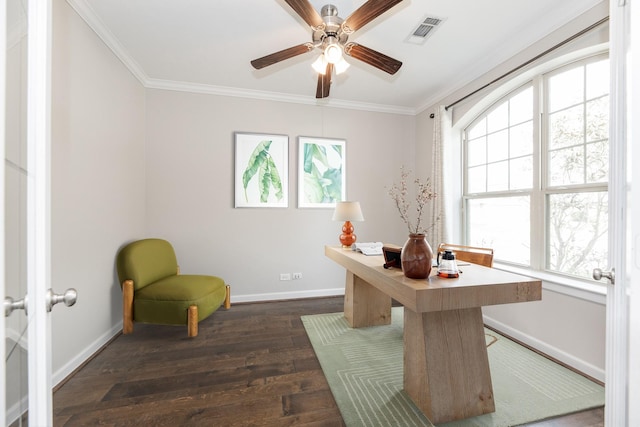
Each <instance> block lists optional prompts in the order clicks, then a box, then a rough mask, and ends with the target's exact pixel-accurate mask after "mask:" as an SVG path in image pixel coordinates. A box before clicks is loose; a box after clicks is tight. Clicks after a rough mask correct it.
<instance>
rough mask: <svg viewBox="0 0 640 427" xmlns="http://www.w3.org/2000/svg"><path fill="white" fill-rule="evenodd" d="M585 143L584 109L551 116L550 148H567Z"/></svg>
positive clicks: (573, 109)
mask: <svg viewBox="0 0 640 427" xmlns="http://www.w3.org/2000/svg"><path fill="white" fill-rule="evenodd" d="M583 142H584V107H583V106H582V104H581V105H578V106H576V107H573V108H569V109H566V110H562V111H559V112H557V113H554V114H549V148H551V149H554V148H560V147H567V146H569V145H576V144H582V143H583Z"/></svg>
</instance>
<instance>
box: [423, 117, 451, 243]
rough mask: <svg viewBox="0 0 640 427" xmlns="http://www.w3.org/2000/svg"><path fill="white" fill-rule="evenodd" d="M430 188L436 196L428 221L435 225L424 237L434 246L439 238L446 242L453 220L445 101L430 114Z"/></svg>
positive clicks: (449, 129) (449, 130) (449, 126)
mask: <svg viewBox="0 0 640 427" xmlns="http://www.w3.org/2000/svg"><path fill="white" fill-rule="evenodd" d="M433 121H434V123H433V144H432V147H433V152H432V155H433V156H432V158H433V166H432V170H433V176H432V178H431V179H432V184H433V189H434V191H435V192H436V194H437V196H436V198H435V199H434V200H433V203H432V204H431V212H430V216H431V223H434V222H435V227H434V228H433V229H432V230H431V232H430V233H429V234H430V235H429V236H428V237H427V239H428V240H429V242H430V244H431V246H432V248H433V250H434V251H435V250H436V248H437V247H438V245H439V244H440V243H442V242H449V239H450V238H451V230H450V227H451V225H452V224H453V222H454V221H452V218H450V212H451V209H450V208H448V207H447V203H448V202H449V201H450V198H451V182H452V181H454V180H453V176H452V167H451V166H452V163H451V162H452V161H453V159H452V158H451V157H452V155H451V123H452V122H451V114H450V112H449V111H447V110H446V109H445V107H444V105H441V106H439V107H438V108H437V110H436V111H435V113H434V117H433Z"/></svg>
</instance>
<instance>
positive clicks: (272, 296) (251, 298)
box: [231, 287, 344, 306]
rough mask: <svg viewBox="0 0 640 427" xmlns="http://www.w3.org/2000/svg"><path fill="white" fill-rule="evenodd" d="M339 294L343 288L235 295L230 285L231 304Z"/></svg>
mask: <svg viewBox="0 0 640 427" xmlns="http://www.w3.org/2000/svg"><path fill="white" fill-rule="evenodd" d="M339 295H344V288H335V289H318V290H311V291H295V292H270V293H265V294H245V295H236V294H234V293H233V287H232V288H231V305H232V306H233V303H234V302H237V303H243V302H263V301H282V300H288V299H302V298H319V297H334V296H339Z"/></svg>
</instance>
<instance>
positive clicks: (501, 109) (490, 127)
mask: <svg viewBox="0 0 640 427" xmlns="http://www.w3.org/2000/svg"><path fill="white" fill-rule="evenodd" d="M508 125H509V104H508V103H507V102H503V103H502V104H500V105H499V106H498V107H497V108H496V109H495V110H493V111H492V112H490V113H489V115H488V116H487V132H495V131H498V130H502V129H504V128H506V127H507V126H508Z"/></svg>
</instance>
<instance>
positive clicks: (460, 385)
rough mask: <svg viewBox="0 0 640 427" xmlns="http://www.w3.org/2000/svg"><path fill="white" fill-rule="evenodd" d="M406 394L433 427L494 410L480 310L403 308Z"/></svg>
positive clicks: (478, 308)
mask: <svg viewBox="0 0 640 427" xmlns="http://www.w3.org/2000/svg"><path fill="white" fill-rule="evenodd" d="M404 389H405V391H406V392H407V394H408V395H409V396H410V397H411V399H413V402H414V403H415V404H416V405H417V406H418V407H419V408H420V409H421V410H422V412H424V414H425V415H426V416H427V417H428V418H429V420H430V421H431V422H432V423H434V424H439V423H443V422H446V421H453V420H458V419H463V418H468V417H472V416H476V415H482V414H487V413H490V412H494V411H495V404H494V400H493V387H492V385H491V373H490V371H489V359H488V356H487V347H486V344H485V338H484V326H483V323H482V309H481V308H480V307H477V308H470V309H464V310H449V311H441V312H430V313H421V314H419V313H415V312H412V311H411V310H408V309H407V308H406V307H405V309H404Z"/></svg>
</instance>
